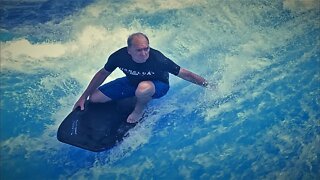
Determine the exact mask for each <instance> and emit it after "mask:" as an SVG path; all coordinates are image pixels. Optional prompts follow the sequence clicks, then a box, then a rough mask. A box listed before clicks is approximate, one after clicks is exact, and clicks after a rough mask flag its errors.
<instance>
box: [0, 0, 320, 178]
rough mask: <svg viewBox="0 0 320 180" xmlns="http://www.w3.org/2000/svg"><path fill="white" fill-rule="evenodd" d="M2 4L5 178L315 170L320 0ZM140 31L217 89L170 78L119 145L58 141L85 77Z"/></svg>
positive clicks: (302, 174)
mask: <svg viewBox="0 0 320 180" xmlns="http://www.w3.org/2000/svg"><path fill="white" fill-rule="evenodd" d="M1 4H2V5H1V23H0V24H1V30H0V37H1V38H0V40H1V126H0V135H1V136H0V140H1V141H0V142H1V161H0V163H1V164H0V167H1V175H0V177H1V179H318V178H319V177H320V161H319V156H320V135H319V134H320V113H319V112H320V111H319V108H320V96H319V93H320V59H319V54H320V51H319V49H320V46H319V44H320V38H319V37H320V36H319V35H320V34H319V32H320V23H319V22H320V21H319V20H320V16H319V14H320V4H319V1H317V0H305V1H298V0H284V1H280V0H278V1H273V2H269V1H249V0H248V1H211V0H200V1H197V2H194V1H192V0H187V1H179V0H174V1H160V0H156V1H151V0H131V1H115V0H109V1H103V0H101V1H99V0H97V1H80V0H77V1H75V0H74V1H70V2H69V1H68V3H61V2H60V1H57V0H48V1H46V0H34V1H30V0H28V1H27V0H21V1H2V2H1ZM137 31H142V32H144V33H146V34H147V35H148V36H149V39H150V43H151V46H152V47H153V48H156V49H159V50H161V51H162V52H163V53H164V54H165V55H167V56H168V57H170V58H171V59H173V60H174V61H175V62H176V63H178V64H179V65H181V66H183V67H185V68H187V69H189V70H192V71H194V72H196V73H198V74H200V75H202V76H204V77H205V78H207V79H208V80H210V81H211V82H214V83H216V84H217V88H215V89H212V88H211V89H203V88H201V87H198V86H196V85H193V84H190V83H188V82H185V81H183V80H180V79H179V78H177V77H174V76H171V79H170V81H171V89H170V91H169V93H168V94H167V96H165V97H163V98H161V99H160V100H155V101H153V102H152V103H151V104H150V106H149V108H148V119H147V120H145V121H144V122H143V123H141V124H139V125H138V127H136V128H135V129H133V130H132V131H131V133H130V136H129V137H128V138H127V139H125V140H124V141H123V143H122V144H120V145H118V146H117V147H115V148H114V149H111V150H109V151H106V152H102V153H92V152H88V151H85V150H82V149H79V148H76V147H71V146H69V145H66V144H62V143H60V142H58V141H57V140H56V131H57V128H58V126H59V124H60V123H61V121H62V120H63V118H64V117H65V116H66V115H67V114H68V113H69V112H70V110H71V108H72V106H73V103H74V102H75V101H76V100H77V98H78V97H79V95H80V94H81V93H82V92H83V90H84V88H85V87H86V86H87V83H88V82H89V80H90V79H91V78H92V76H93V75H94V73H95V72H96V71H97V70H98V69H100V68H101V67H102V66H103V65H104V63H105V61H106V58H107V57H108V55H110V53H112V52H113V51H115V50H117V49H118V48H121V47H123V46H125V45H126V44H125V43H126V38H127V36H128V35H129V34H131V33H133V32H137ZM120 76H122V73H121V72H120V71H116V72H115V73H114V74H112V76H111V77H110V78H109V79H108V81H110V80H112V79H114V78H117V77H120Z"/></svg>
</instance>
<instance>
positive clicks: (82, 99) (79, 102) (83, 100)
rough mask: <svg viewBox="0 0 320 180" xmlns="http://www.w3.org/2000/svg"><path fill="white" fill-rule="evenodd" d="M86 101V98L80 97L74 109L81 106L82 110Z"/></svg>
mask: <svg viewBox="0 0 320 180" xmlns="http://www.w3.org/2000/svg"><path fill="white" fill-rule="evenodd" d="M85 102H86V99H85V98H82V97H80V99H79V100H78V101H77V102H76V103H75V104H74V106H73V109H72V110H75V109H76V108H77V107H80V109H81V111H82V110H84V103H85Z"/></svg>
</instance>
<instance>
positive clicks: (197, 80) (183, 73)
mask: <svg viewBox="0 0 320 180" xmlns="http://www.w3.org/2000/svg"><path fill="white" fill-rule="evenodd" d="M177 76H178V77H180V78H182V79H184V80H187V81H189V82H192V83H194V84H197V85H199V86H203V87H207V86H208V81H207V80H206V79H204V78H203V77H201V76H199V75H197V74H195V73H193V72H191V71H188V70H187V69H184V68H180V70H179V74H178V75H177Z"/></svg>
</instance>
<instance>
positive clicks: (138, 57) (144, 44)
mask: <svg viewBox="0 0 320 180" xmlns="http://www.w3.org/2000/svg"><path fill="white" fill-rule="evenodd" d="M149 51H150V47H149V43H148V41H147V39H146V38H145V37H143V36H136V37H134V38H133V40H132V45H131V46H130V47H128V53H129V54H130V55H131V57H132V60H133V61H135V62H136V63H144V62H146V61H147V59H148V58H149Z"/></svg>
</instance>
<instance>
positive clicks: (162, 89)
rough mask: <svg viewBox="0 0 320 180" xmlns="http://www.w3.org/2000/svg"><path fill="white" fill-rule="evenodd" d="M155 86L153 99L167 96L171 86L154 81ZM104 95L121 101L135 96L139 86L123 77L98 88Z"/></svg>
mask: <svg viewBox="0 0 320 180" xmlns="http://www.w3.org/2000/svg"><path fill="white" fill-rule="evenodd" d="M152 82H153V84H154V86H155V89H156V91H155V93H154V95H153V96H152V98H153V99H158V98H161V97H162V96H164V95H166V94H167V92H168V90H169V87H170V86H169V84H167V83H164V82H162V81H152ZM98 89H99V90H100V91H101V92H102V93H103V94H104V95H106V96H108V97H109V98H111V99H112V100H119V99H124V98H128V97H133V96H135V92H136V89H137V86H133V85H131V84H130V82H129V80H128V78H127V77H122V78H119V79H116V80H114V81H111V82H108V83H106V84H104V85H102V86H100V87H99V88H98Z"/></svg>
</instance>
